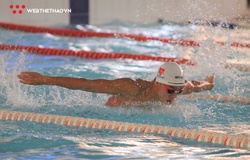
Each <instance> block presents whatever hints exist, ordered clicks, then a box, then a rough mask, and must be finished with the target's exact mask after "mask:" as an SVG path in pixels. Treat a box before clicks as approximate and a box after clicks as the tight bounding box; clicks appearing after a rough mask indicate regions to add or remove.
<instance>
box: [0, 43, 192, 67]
mask: <svg viewBox="0 0 250 160" xmlns="http://www.w3.org/2000/svg"><path fill="white" fill-rule="evenodd" d="M0 50H19V51H22V50H25V51H27V52H31V53H38V54H43V55H51V56H52V55H53V56H75V57H82V58H91V59H134V60H153V61H163V62H176V63H178V64H186V65H190V66H194V65H195V63H194V62H192V61H190V60H189V59H184V58H166V57H159V56H150V55H142V54H127V53H118V52H113V53H104V52H87V51H73V50H67V49H57V48H39V47H34V46H18V45H5V44H0Z"/></svg>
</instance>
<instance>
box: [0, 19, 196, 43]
mask: <svg viewBox="0 0 250 160" xmlns="http://www.w3.org/2000/svg"><path fill="white" fill-rule="evenodd" d="M0 27H3V28H6V29H10V30H18V31H24V32H31V33H50V34H53V35H58V36H69V37H117V38H130V39H134V40H137V41H141V42H144V41H150V40H155V41H161V42H164V43H170V44H178V45H182V46H194V47H195V46H200V43H198V42H195V41H193V40H185V39H173V38H158V37H148V36H143V35H133V34H124V33H108V32H92V31H79V30H69V29H60V28H47V27H37V26H28V25H21V24H12V23H3V22H1V23H0Z"/></svg>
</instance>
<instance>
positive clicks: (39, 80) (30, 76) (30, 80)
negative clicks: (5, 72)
mask: <svg viewBox="0 0 250 160" xmlns="http://www.w3.org/2000/svg"><path fill="white" fill-rule="evenodd" d="M17 77H18V78H19V82H20V83H23V84H29V85H43V84H45V82H46V76H44V75H42V74H40V73H36V72H21V73H20V74H19V75H17Z"/></svg>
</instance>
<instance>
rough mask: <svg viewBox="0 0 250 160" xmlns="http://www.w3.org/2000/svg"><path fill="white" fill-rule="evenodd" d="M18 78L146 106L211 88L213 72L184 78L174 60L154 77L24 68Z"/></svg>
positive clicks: (111, 101) (118, 103)
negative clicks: (55, 74) (62, 73)
mask: <svg viewBox="0 0 250 160" xmlns="http://www.w3.org/2000/svg"><path fill="white" fill-rule="evenodd" d="M18 78H19V82H20V83H23V84H29V85H56V86H61V87H64V88H68V89H72V90H82V91H87V92H94V93H105V94H110V95H112V96H111V97H110V98H109V99H108V101H107V102H106V106H110V107H118V106H145V105H150V104H167V105H170V104H171V103H172V102H173V100H174V99H175V98H176V97H177V95H180V94H190V93H192V92H201V91H205V90H211V89H212V88H213V87H214V75H212V76H209V77H207V78H205V79H204V80H203V81H188V80H184V77H183V70H182V68H181V67H180V66H179V65H178V64H177V63H174V62H166V63H164V64H163V65H161V66H160V68H159V70H158V74H157V76H156V78H155V79H154V80H152V81H147V80H142V79H136V80H133V79H130V78H121V79H115V80H106V79H95V80H90V79H86V78H71V77H52V76H45V75H42V74H39V73H36V72H21V73H20V74H19V75H18Z"/></svg>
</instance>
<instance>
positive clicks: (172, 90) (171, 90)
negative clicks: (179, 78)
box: [164, 84, 182, 94]
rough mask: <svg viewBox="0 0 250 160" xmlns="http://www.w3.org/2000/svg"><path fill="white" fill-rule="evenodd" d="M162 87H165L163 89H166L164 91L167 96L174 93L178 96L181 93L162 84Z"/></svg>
mask: <svg viewBox="0 0 250 160" xmlns="http://www.w3.org/2000/svg"><path fill="white" fill-rule="evenodd" d="M164 87H165V89H166V91H167V93H168V94H174V93H176V94H180V93H181V92H182V90H180V91H176V90H174V89H173V88H171V87H169V86H168V85H166V84H164Z"/></svg>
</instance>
